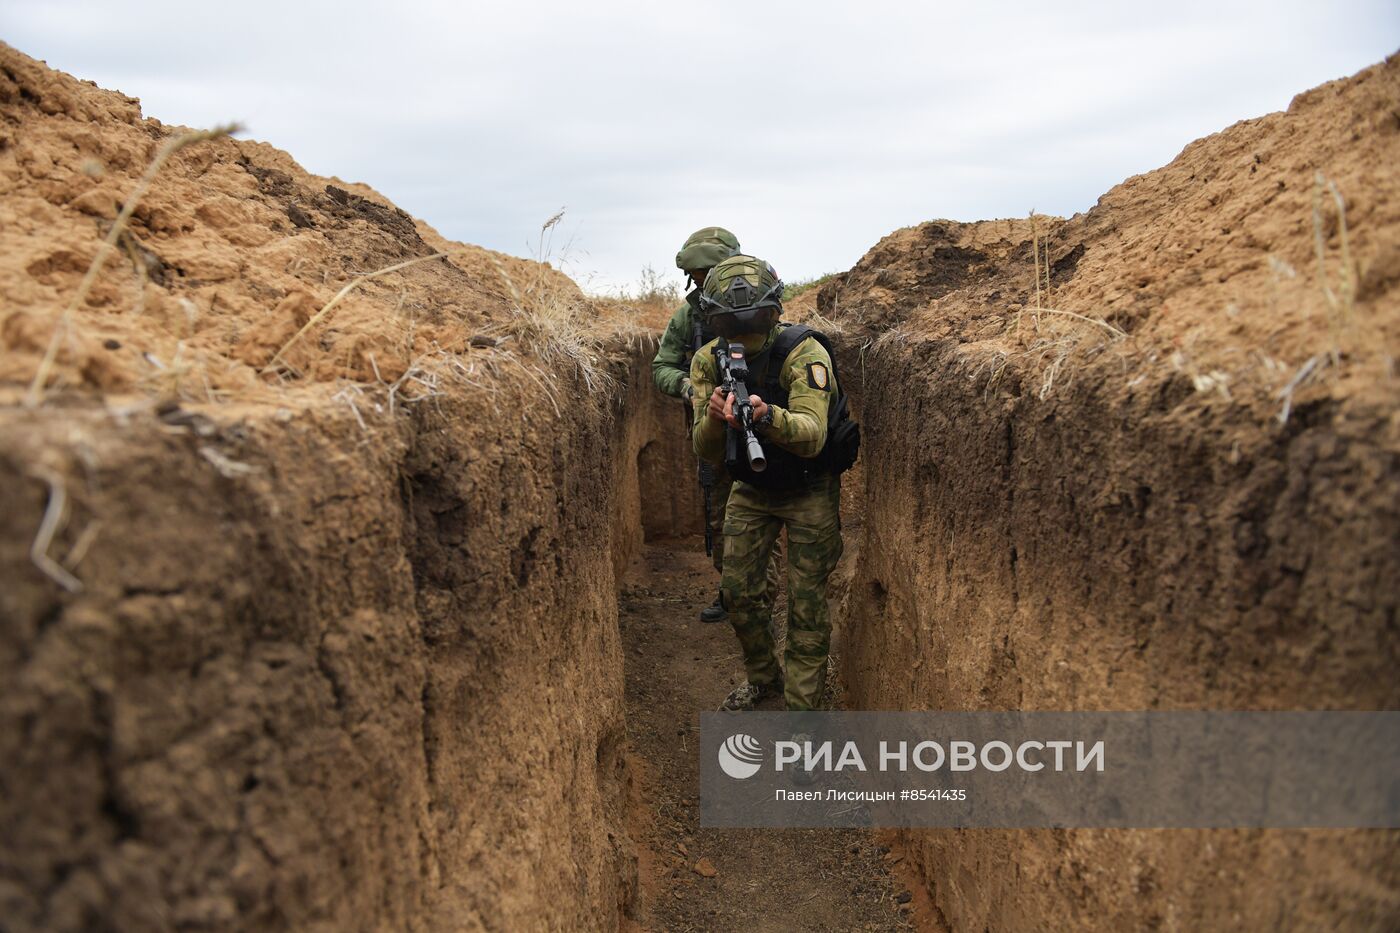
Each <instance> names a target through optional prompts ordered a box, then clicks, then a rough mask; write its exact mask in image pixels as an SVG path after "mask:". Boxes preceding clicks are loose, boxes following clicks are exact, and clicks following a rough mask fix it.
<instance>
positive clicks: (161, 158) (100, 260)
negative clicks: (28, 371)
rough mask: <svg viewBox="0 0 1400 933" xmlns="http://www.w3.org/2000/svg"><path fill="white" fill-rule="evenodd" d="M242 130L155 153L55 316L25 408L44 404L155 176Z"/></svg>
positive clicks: (232, 127) (203, 133)
mask: <svg viewBox="0 0 1400 933" xmlns="http://www.w3.org/2000/svg"><path fill="white" fill-rule="evenodd" d="M240 129H242V127H240V126H239V125H238V124H237V123H229V124H226V125H224V126H216V127H214V128H213V129H212V130H196V131H194V132H191V133H182V134H180V135H179V136H172V137H171V138H169V139H167V140H166V141H165V142H164V144H162V145H161V147H160V149H159V150H158V151H157V152H156V154H155V158H153V159H152V160H151V164H150V165H148V166H146V171H145V173H144V174H143V175H142V176H141V179H140V181H138V182H137V183H136V187H135V188H134V189H132V192H131V194H130V195H128V196H127V199H126V203H124V204H123V205H122V209H121V211H120V212H119V213H118V214H117V219H116V220H115V221H113V222H112V226H111V229H109V230H108V231H107V236H106V237H105V238H104V239H103V240H102V243H101V245H100V246H98V248H97V255H96V256H94V257H93V259H92V263H91V264H90V265H89V266H88V269H87V272H86V273H85V274H84V275H83V280H82V282H81V284H79V286H78V290H77V291H76V292H74V293H73V297H72V299H70V300H69V302H68V304H67V306H66V307H64V309H63V311H62V312H61V313H60V314H59V315H58V321H57V322H56V323H55V325H54V331H53V337H52V338H51V339H50V340H49V345H48V348H47V349H46V350H45V351H44V357H43V359H42V360H40V362H39V366H38V368H37V369H36V370H35V372H34V378H33V380H32V381H31V382H30V383H29V391H28V392H26V393H25V396H24V404H25V405H26V406H27V407H29V408H35V407H37V406H39V405H41V404H43V401H44V387H45V386H46V385H47V383H48V379H49V373H50V372H51V371H52V369H53V364H54V360H55V359H57V358H58V350H59V347H61V346H62V345H63V341H64V340H65V339H66V338H67V336H68V332H69V330H70V329H71V327H72V322H73V312H74V311H75V310H76V309H77V307H78V305H80V304H82V303H83V301H84V299H86V298H87V296H88V292H89V291H91V290H92V286H93V284H94V283H95V282H96V281H97V276H98V273H100V272H101V271H102V267H103V266H104V265H106V263H107V259H108V257H109V256H111V254H112V251H113V250H114V249H116V246H117V241H118V240H120V239H121V237H122V234H123V233H124V232H125V230H126V225H127V224H128V223H129V222H130V221H131V215H132V214H133V213H134V212H135V211H136V205H137V204H139V203H140V201H141V198H142V197H144V196H145V194H146V191H147V190H148V189H149V188H150V187H151V183H152V182H153V181H155V178H156V175H157V174H159V173H160V170H161V169H162V168H163V167H164V166H165V163H166V162H168V161H169V160H170V157H171V156H173V155H174V154H175V153H177V152H179V151H180V150H181V149H184V148H185V147H186V146H192V145H194V144H195V143H201V142H206V141H208V140H211V139H219V138H220V137H223V136H229V135H231V134H233V133H237V132H238V131H239V130H240Z"/></svg>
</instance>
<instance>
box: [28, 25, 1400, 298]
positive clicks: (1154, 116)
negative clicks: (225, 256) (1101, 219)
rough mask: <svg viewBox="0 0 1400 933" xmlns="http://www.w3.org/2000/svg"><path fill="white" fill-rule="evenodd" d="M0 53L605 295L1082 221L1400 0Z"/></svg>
mask: <svg viewBox="0 0 1400 933" xmlns="http://www.w3.org/2000/svg"><path fill="white" fill-rule="evenodd" d="M0 38H3V39H4V40H5V41H7V42H9V43H10V44H12V45H14V46H16V47H17V48H19V49H20V50H21V51H24V52H25V53H27V54H29V55H32V56H34V57H36V58H41V59H44V60H46V61H47V62H48V63H49V64H50V65H51V66H53V67H56V68H61V69H63V70H65V71H68V72H71V73H73V74H75V75H77V76H78V77H80V78H86V79H90V80H93V81H96V82H97V83H98V84H100V85H102V86H103V87H108V88H115V89H119V90H121V91H124V92H125V93H127V94H131V95H133V96H135V97H139V98H141V101H142V105H143V108H144V110H145V113H146V114H147V115H148V116H154V117H157V118H158V119H160V120H162V121H164V122H166V123H176V124H185V125H189V126H207V125H211V124H214V123H219V122H224V121H227V120H230V119H237V120H240V121H242V122H243V123H244V124H245V125H246V126H247V127H248V133H247V135H248V136H250V137H252V138H256V139H262V140H267V141H268V142H271V143H273V144H274V145H276V146H278V147H279V148H282V149H285V150H287V151H289V152H290V153H291V154H292V155H293V156H294V157H295V158H296V159H297V160H298V161H299V162H300V163H301V164H302V165H303V166H305V167H306V168H307V169H309V170H310V171H313V172H316V173H319V174H324V175H338V176H340V177H341V178H344V179H347V180H352V181H362V182H365V183H367V184H369V185H371V186H373V187H374V188H376V189H378V190H379V191H381V192H382V193H384V194H385V195H386V196H388V197H389V198H391V199H393V200H394V201H395V202H396V203H398V204H399V205H400V206H401V207H403V208H404V209H406V210H408V211H409V212H411V213H413V214H415V215H417V216H420V217H422V218H424V219H426V220H427V221H428V222H429V223H431V224H433V225H434V226H435V227H437V228H438V229H439V230H440V231H441V232H442V233H443V234H445V235H446V236H448V237H451V238H453V239H457V240H464V241H467V242H471V243H479V244H482V245H484V246H489V247H492V248H495V249H500V250H504V251H507V252H512V253H516V254H522V255H529V254H530V252H531V250H532V249H533V246H534V243H535V239H536V232H537V231H538V229H539V226H540V224H541V223H542V222H543V221H544V220H545V219H546V218H548V217H549V216H551V215H552V214H554V213H555V212H557V211H558V210H559V209H560V208H561V207H567V213H566V215H565V219H564V221H563V223H562V224H561V226H560V229H559V233H558V235H557V236H556V238H555V241H554V244H555V245H554V250H553V253H554V257H553V258H554V259H555V260H556V262H557V260H559V259H560V258H561V256H560V255H559V254H560V253H561V251H562V248H563V247H564V246H566V245H567V246H568V249H567V253H566V254H565V255H563V256H562V258H563V259H564V260H565V263H564V267H565V269H566V270H567V271H569V272H570V273H571V274H573V275H574V276H575V278H577V279H579V280H580V281H581V282H582V283H584V284H585V285H588V286H589V287H591V288H592V289H594V290H607V289H608V288H611V287H616V286H619V285H626V284H628V283H631V282H634V281H635V280H636V279H637V277H638V273H639V272H640V270H641V268H642V267H643V266H644V265H647V264H650V265H652V266H653V267H655V268H656V269H658V270H660V271H663V272H664V273H666V274H667V275H671V274H674V280H675V281H676V282H677V283H679V276H680V274H679V273H678V272H675V270H674V268H673V266H672V262H673V259H674V256H675V252H676V249H677V248H678V246H679V245H680V241H681V240H683V239H684V238H685V236H686V235H687V234H689V233H690V232H691V231H692V230H694V229H695V228H697V227H702V226H708V225H711V224H719V225H722V226H727V227H729V228H730V229H732V230H734V231H735V232H736V233H737V234H738V236H739V238H740V240H741V242H742V243H743V245H744V246H745V248H746V250H747V251H749V252H753V253H755V254H758V255H760V256H762V257H764V258H766V259H769V260H770V261H771V262H772V263H773V264H774V265H775V266H776V267H777V269H778V270H779V272H780V273H781V274H782V275H783V277H784V278H786V279H788V280H796V279H800V278H805V277H810V276H814V275H818V274H821V273H824V272H830V271H836V270H844V269H846V268H849V267H850V266H851V265H853V264H854V263H855V262H856V260H858V259H859V258H860V256H861V255H862V254H863V253H864V252H865V250H866V249H868V248H869V247H870V246H872V245H874V243H875V242H876V241H877V240H878V239H879V238H880V237H881V236H883V235H885V234H886V233H888V232H890V231H891V230H894V229H896V228H898V227H902V226H907V225H909V224H914V223H918V222H920V221H923V220H928V219H931V218H937V217H946V218H953V219H957V220H978V219H983V218H991V217H1007V216H1016V217H1022V216H1025V215H1026V213H1027V212H1028V211H1029V210H1030V209H1031V208H1033V207H1034V208H1035V209H1036V210H1038V211H1041V212H1044V213H1052V214H1063V215H1069V214H1073V213H1075V212H1076V211H1082V210H1085V209H1087V208H1089V207H1091V206H1092V205H1093V203H1094V201H1095V200H1096V199H1097V198H1098V196H1099V195H1100V194H1102V193H1103V192H1104V191H1106V190H1107V189H1108V188H1109V187H1111V186H1112V185H1114V184H1116V183H1118V182H1119V181H1121V180H1123V179H1124V178H1125V177H1127V176H1129V175H1133V174H1136V173H1139V172H1143V171H1147V170H1149V169H1152V168H1155V167H1157V166H1160V165H1163V164H1165V163H1166V162H1168V161H1170V160H1171V159H1172V157H1174V156H1175V155H1176V154H1177V153H1178V152H1179V151H1180V150H1181V149H1182V148H1183V147H1184V146H1185V145H1186V144H1187V143H1188V142H1190V141H1191V140H1192V139H1195V138H1196V137H1199V136H1203V135H1205V134H1207V133H1211V132H1214V131H1216V130H1219V129H1222V128H1224V127H1226V126H1228V125H1229V124H1231V123H1233V122H1235V121H1236V120H1240V119H1244V118H1246V117H1252V116H1258V115H1261V114H1264V113H1267V112H1270V111H1274V110H1280V109H1283V108H1285V107H1286V106H1287V105H1288V101H1289V99H1290V98H1291V97H1292V96H1293V95H1294V94H1296V93H1298V92H1299V91H1303V90H1306V89H1307V88H1309V87H1312V86H1314V85H1316V84H1319V83H1321V82H1323V81H1327V80H1330V79H1332V78H1337V77H1342V76H1344V75H1349V74H1352V73H1353V72H1355V71H1357V70H1359V69H1361V68H1363V67H1365V66H1367V65H1369V64H1372V63H1374V62H1377V61H1379V60H1381V59H1382V58H1384V57H1385V56H1386V55H1387V54H1389V53H1391V52H1393V51H1395V50H1396V49H1397V48H1400V2H1397V0H1376V2H1370V0H1331V2H1321V0H1312V2H1297V0H1270V2H1239V3H1234V2H1229V0H1214V2H1180V0H1178V2H1173V3H1162V2H1157V3H1151V4H1145V3H1144V4H1133V3H1121V2H1120V3H1107V2H1105V3H1080V2H1066V0H1057V2H1053V3H1047V2H1044V0H1039V2H1033V3H1011V2H1001V3H997V2H984V3H966V2H963V3H957V4H952V3H939V2H924V3H913V2H910V3H887V2H882V0H860V2H851V0H848V2H845V3H822V2H809V3H786V2H760V0H752V2H750V3H733V2H727V0H712V2H707V3H701V4H662V3H617V2H592V3H590V2H584V0H571V2H554V0H548V2H535V3H529V2H515V3H493V4H486V3H470V2H457V3H449V2H440V3H434V2H414V0H401V2H398V3H393V4H369V3H358V2H351V0H341V2H336V3H313V2H299V0H281V2H275V3H274V2H264V0H242V2H238V3H219V4H215V3H197V2H192V0H176V2H140V0H134V2H133V0H127V2H120V3H117V2H112V0H91V2H89V0H0Z"/></svg>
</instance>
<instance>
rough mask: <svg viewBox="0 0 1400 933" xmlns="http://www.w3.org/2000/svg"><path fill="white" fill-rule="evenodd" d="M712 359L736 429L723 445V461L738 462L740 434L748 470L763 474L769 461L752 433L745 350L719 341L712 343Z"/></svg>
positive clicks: (731, 431)
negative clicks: (731, 406)
mask: <svg viewBox="0 0 1400 933" xmlns="http://www.w3.org/2000/svg"><path fill="white" fill-rule="evenodd" d="M721 344H723V345H721ZM715 360H716V362H717V363H718V364H719V380H720V382H719V386H720V388H721V389H723V390H724V394H725V395H728V396H733V398H734V417H735V418H736V419H738V422H739V427H738V428H737V429H736V428H730V429H729V431H728V434H727V436H726V438H725V442H724V462H725V463H738V462H739V435H740V434H741V433H742V434H743V435H744V456H745V458H746V459H747V460H748V461H749V469H751V470H753V471H754V472H755V473H762V472H763V469H764V467H766V466H768V458H767V457H765V456H764V454H763V445H762V444H760V443H759V442H758V438H757V437H755V436H754V433H753V403H752V402H750V401H749V363H748V360H746V359H745V358H744V347H743V345H742V344H738V343H727V342H725V341H721V342H720V343H716V344H715Z"/></svg>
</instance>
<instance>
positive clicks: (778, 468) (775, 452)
mask: <svg viewBox="0 0 1400 933" xmlns="http://www.w3.org/2000/svg"><path fill="white" fill-rule="evenodd" d="M778 327H779V331H778V336H777V337H775V338H774V340H773V342H772V343H771V344H769V346H768V349H766V350H764V351H763V352H762V353H758V354H755V355H754V356H753V357H751V358H750V359H749V371H750V373H752V375H753V384H752V385H750V386H749V391H750V392H751V393H752V394H754V395H757V396H758V397H759V398H761V399H763V401H764V402H766V403H768V404H769V405H776V406H778V407H779V408H784V409H785V408H787V407H788V390H787V389H784V388H783V387H782V384H781V378H782V373H783V365H784V364H785V363H786V362H787V358H788V354H790V353H792V351H793V350H794V349H795V348H796V347H797V345H798V344H799V343H801V342H802V341H804V340H806V339H807V338H808V337H812V338H814V339H815V340H816V341H817V342H818V343H820V344H821V345H822V346H823V347H825V348H826V352H827V355H828V356H830V357H831V370H832V371H831V378H832V380H833V381H834V382H835V388H834V389H833V390H832V396H831V401H830V404H829V405H828V406H827V413H826V444H825V445H824V446H823V447H822V449H821V453H819V454H817V455H816V456H815V457H799V456H798V455H797V454H795V453H792V452H791V451H789V450H786V449H784V448H782V447H779V446H778V445H777V443H775V442H773V441H768V440H764V439H763V438H760V440H762V441H763V452H764V454H765V456H766V457H767V459H768V467H767V469H765V470H764V471H763V472H761V473H755V472H754V471H753V470H752V469H750V468H749V465H748V463H747V462H746V461H745V460H744V459H743V458H742V456H741V458H740V460H739V461H738V462H737V463H736V462H726V463H725V467H726V468H727V469H728V470H729V475H730V476H732V477H734V479H736V480H740V481H742V482H745V483H748V484H749V485H750V486H755V487H757V488H759V489H775V490H780V489H801V488H803V487H805V486H810V485H811V484H812V483H814V482H815V481H817V480H818V479H820V478H821V477H823V476H832V475H837V474H840V473H844V472H845V471H846V470H849V469H850V468H851V467H852V466H853V465H854V464H855V462H856V457H857V456H859V454H860V426H859V425H858V424H856V423H855V421H854V420H852V418H851V412H850V406H849V404H848V403H847V399H846V393H845V391H844V390H843V389H842V388H841V386H842V383H841V378H840V376H839V374H838V373H837V372H836V354H835V352H834V351H833V350H832V348H831V342H830V340H828V339H827V336H826V335H825V334H823V333H821V332H820V331H817V330H813V329H812V328H810V327H808V326H806V325H805V324H779V325H778ZM726 346H727V344H726V342H725V341H724V340H721V341H720V342H719V344H718V349H721V350H723V349H725V347H726ZM729 430H731V431H733V430H734V428H730V429H729ZM738 449H739V450H740V451H742V450H743V449H744V447H743V445H742V444H739V445H738Z"/></svg>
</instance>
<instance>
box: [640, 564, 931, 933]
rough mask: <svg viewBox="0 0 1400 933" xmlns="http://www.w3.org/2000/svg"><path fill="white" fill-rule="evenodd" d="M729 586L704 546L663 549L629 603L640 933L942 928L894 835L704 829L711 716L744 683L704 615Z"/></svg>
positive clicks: (731, 650) (729, 646)
mask: <svg viewBox="0 0 1400 933" xmlns="http://www.w3.org/2000/svg"><path fill="white" fill-rule="evenodd" d="M717 582H718V581H717V578H716V575H715V571H714V568H713V567H712V566H711V565H710V562H709V559H708V558H706V557H705V554H704V549H703V547H701V545H700V543H699V539H698V538H697V539H685V540H668V541H653V542H649V543H648V544H647V546H646V548H645V550H644V553H643V554H642V556H641V557H640V558H639V560H638V561H636V562H635V563H634V565H633V566H632V568H630V570H629V573H628V575H627V578H626V580H625V582H624V585H623V589H622V594H621V598H620V601H619V610H620V615H621V625H622V637H623V645H624V649H625V651H626V663H625V671H626V682H627V721H628V736H629V738H630V740H631V747H632V760H631V766H632V773H633V786H632V797H631V801H630V823H631V834H632V837H633V839H634V840H635V841H636V842H637V845H638V861H639V866H638V867H639V874H640V891H639V909H638V911H637V923H638V924H639V925H640V929H644V930H667V931H672V930H676V931H685V930H705V931H712V930H713V931H721V930H764V931H770V930H772V931H789V930H791V931H799V930H801V931H810V930H913V929H936V928H937V926H936V925H934V924H931V923H929V922H927V921H926V920H925V918H924V917H923V916H921V915H922V914H923V908H922V905H921V904H920V903H919V901H920V900H922V898H919V899H912V898H911V897H910V882H911V881H912V875H909V876H906V874H905V872H906V870H907V866H906V865H905V864H902V863H903V862H904V856H903V854H902V851H901V850H900V848H899V846H898V844H897V841H896V840H895V838H894V836H893V834H878V835H877V834H876V833H874V832H870V831H866V830H844V829H843V830H773V829H763V830H733V829H727V830H720V829H701V828H700V826H699V802H698V794H699V776H698V775H699V771H698V752H697V745H696V742H697V738H698V735H699V728H700V722H699V713H700V712H701V711H705V710H712V709H715V708H716V707H718V706H719V704H720V701H722V700H723V699H724V696H725V694H727V693H728V692H729V690H730V689H731V688H732V687H733V685H735V684H737V683H739V681H740V680H741V679H742V677H743V673H742V672H743V665H742V663H741V661H740V656H739V650H738V645H737V643H736V642H735V640H734V635H733V632H732V630H731V629H730V628H729V626H728V625H723V624H721V625H705V624H702V623H701V622H700V621H699V619H698V618H697V617H696V614H697V613H698V612H699V610H700V608H701V607H702V606H705V605H708V604H709V603H710V601H711V600H712V599H713V598H714V593H715V589H716V584H717ZM783 602H784V601H783V600H780V601H779V606H778V612H777V620H776V622H777V628H778V630H779V631H780V632H781V631H782V629H783V627H784V625H785V622H786V619H785V610H784V608H783ZM773 708H781V706H780V705H779V706H777V707H773ZM739 715H742V714H739ZM711 869H713V876H712V877H710V876H707V875H709V874H710V871H711ZM633 929H637V927H633Z"/></svg>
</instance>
